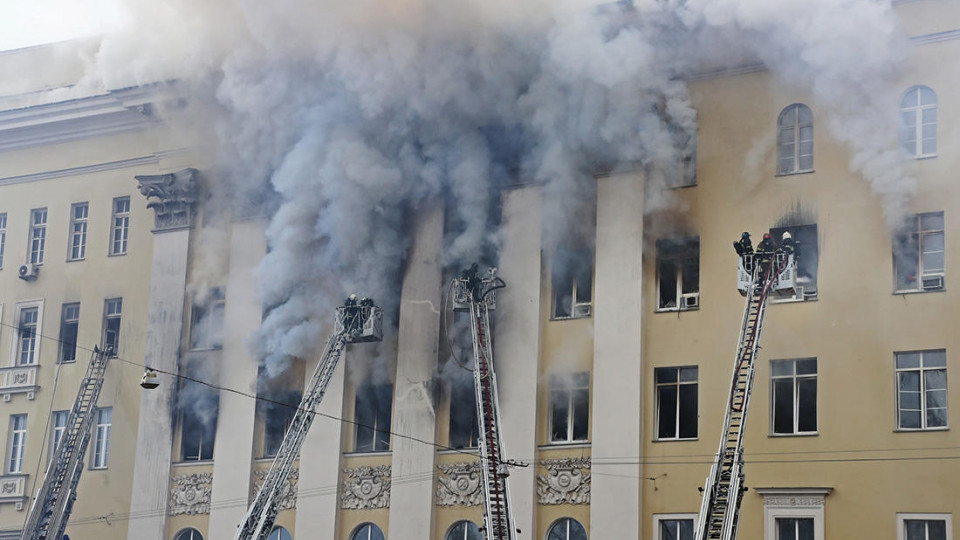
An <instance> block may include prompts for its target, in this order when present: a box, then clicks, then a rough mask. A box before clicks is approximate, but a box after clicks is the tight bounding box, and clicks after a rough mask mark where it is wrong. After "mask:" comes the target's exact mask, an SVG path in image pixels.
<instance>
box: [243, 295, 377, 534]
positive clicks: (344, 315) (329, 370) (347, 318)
mask: <svg viewBox="0 0 960 540" xmlns="http://www.w3.org/2000/svg"><path fill="white" fill-rule="evenodd" d="M382 337H383V311H382V310H381V309H380V308H378V307H376V306H373V305H372V304H369V305H362V304H361V305H359V306H358V305H351V306H343V307H339V308H337V321H336V326H335V327H334V332H333V335H332V336H331V337H330V339H329V340H327V345H326V348H325V349H324V352H323V354H322V355H321V356H320V361H319V362H318V363H317V368H316V369H315V370H314V372H313V376H312V377H311V378H310V383H309V385H308V387H307V392H306V393H305V394H304V395H303V399H301V400H300V405H299V406H298V407H297V411H296V413H294V416H293V420H292V421H291V422H290V427H289V428H287V432H286V434H285V435H284V437H283V442H282V443H281V444H280V449H279V450H278V451H277V455H276V457H275V458H274V459H273V464H272V465H270V471H269V472H268V473H267V476H266V478H264V481H263V485H262V486H260V490H259V491H257V495H256V497H255V498H254V500H253V503H252V504H251V505H250V508H249V509H248V510H247V514H246V516H244V518H243V522H242V523H240V526H239V527H238V529H237V535H236V536H235V537H234V538H235V539H236V540H266V538H267V537H268V536H269V535H270V533H271V532H272V531H273V525H274V523H275V522H276V519H277V511H278V509H277V507H278V504H279V502H280V499H282V498H283V492H284V490H285V489H286V486H287V483H288V481H289V478H290V472H291V470H292V469H293V463H294V461H296V460H297V458H298V457H299V455H300V448H301V447H302V446H303V441H304V439H306V437H307V431H309V430H310V425H311V424H312V423H313V418H314V416H316V413H317V406H319V405H320V402H321V401H322V400H323V395H324V393H326V390H327V384H328V383H329V382H330V379H331V378H332V377H333V372H334V370H335V369H336V368H337V363H338V362H339V361H340V357H341V356H342V354H343V349H344V347H346V345H347V344H348V343H357V342H372V341H380V340H381V339H382Z"/></svg>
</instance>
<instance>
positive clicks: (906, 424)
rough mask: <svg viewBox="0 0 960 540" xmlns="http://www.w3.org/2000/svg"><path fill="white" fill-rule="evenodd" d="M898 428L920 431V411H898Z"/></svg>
mask: <svg viewBox="0 0 960 540" xmlns="http://www.w3.org/2000/svg"><path fill="white" fill-rule="evenodd" d="M900 427H901V428H903V429H920V411H900Z"/></svg>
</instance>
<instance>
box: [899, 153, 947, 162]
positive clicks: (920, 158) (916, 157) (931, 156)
mask: <svg viewBox="0 0 960 540" xmlns="http://www.w3.org/2000/svg"><path fill="white" fill-rule="evenodd" d="M907 155H908V156H909V157H910V158H912V159H915V160H917V161H920V160H924V159H934V158H937V157H939V156H940V154H921V155H919V156H918V155H917V154H907Z"/></svg>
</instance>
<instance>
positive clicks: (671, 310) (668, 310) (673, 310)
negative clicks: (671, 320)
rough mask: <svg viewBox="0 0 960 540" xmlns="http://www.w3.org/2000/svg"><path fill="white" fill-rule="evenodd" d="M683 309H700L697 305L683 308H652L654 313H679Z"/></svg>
mask: <svg viewBox="0 0 960 540" xmlns="http://www.w3.org/2000/svg"><path fill="white" fill-rule="evenodd" d="M683 311H700V307H699V306H697V307H691V308H683V309H680V308H675V307H668V308H657V309H655V310H653V312H654V313H680V312H683Z"/></svg>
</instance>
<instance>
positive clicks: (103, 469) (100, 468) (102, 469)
mask: <svg viewBox="0 0 960 540" xmlns="http://www.w3.org/2000/svg"><path fill="white" fill-rule="evenodd" d="M90 470H91V471H107V470H110V466H109V465H108V466H106V467H90Z"/></svg>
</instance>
